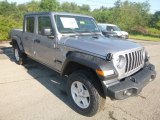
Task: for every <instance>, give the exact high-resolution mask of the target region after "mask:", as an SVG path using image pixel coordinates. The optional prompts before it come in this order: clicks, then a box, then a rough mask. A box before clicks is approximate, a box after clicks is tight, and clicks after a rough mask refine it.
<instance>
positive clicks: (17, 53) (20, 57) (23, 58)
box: [13, 44, 27, 65]
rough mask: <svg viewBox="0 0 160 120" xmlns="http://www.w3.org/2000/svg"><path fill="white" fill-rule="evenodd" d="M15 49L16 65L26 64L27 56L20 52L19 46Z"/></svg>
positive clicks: (15, 46)
mask: <svg viewBox="0 0 160 120" xmlns="http://www.w3.org/2000/svg"><path fill="white" fill-rule="evenodd" d="M13 48H14V57H15V60H16V63H17V64H19V65H22V64H24V63H25V62H26V59H27V56H26V54H25V53H22V52H21V51H20V49H19V47H18V45H17V44H15V45H14V47H13Z"/></svg>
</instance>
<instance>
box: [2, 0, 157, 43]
mask: <svg viewBox="0 0 160 120" xmlns="http://www.w3.org/2000/svg"><path fill="white" fill-rule="evenodd" d="M37 11H60V12H71V13H81V14H87V15H91V16H93V17H94V18H95V19H96V20H97V22H101V23H111V24H116V25H118V26H120V28H121V29H123V30H126V31H128V32H130V33H131V34H142V35H147V36H153V37H159V36H160V11H157V12H155V13H154V14H151V13H149V11H150V5H149V3H148V1H146V2H142V3H135V2H129V1H124V2H122V1H121V0H118V1H116V2H115V4H114V7H112V8H106V7H103V6H102V7H100V8H99V9H94V10H91V8H90V6H89V5H86V4H83V5H77V4H76V3H73V2H64V3H61V4H60V3H59V2H58V1H57V0H40V1H31V2H28V3H25V4H16V3H9V2H8V1H7V0H5V1H1V2H0V40H8V39H9V36H8V33H9V32H10V30H11V29H13V28H22V24H23V15H24V14H25V13H28V12H37Z"/></svg>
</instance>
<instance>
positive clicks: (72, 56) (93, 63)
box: [61, 52, 118, 80]
mask: <svg viewBox="0 0 160 120" xmlns="http://www.w3.org/2000/svg"><path fill="white" fill-rule="evenodd" d="M70 62H75V63H78V64H81V65H83V66H85V67H88V68H90V69H92V70H93V71H96V70H97V69H98V70H102V71H104V70H114V71H115V75H114V76H107V78H104V77H102V76H99V75H98V74H97V75H98V77H99V78H100V79H101V80H102V79H103V80H104V79H105V80H106V79H113V78H115V77H117V76H118V74H117V71H116V69H115V67H114V66H113V62H112V61H107V60H105V59H102V58H100V57H97V56H93V55H89V54H86V53H81V52H70V53H68V54H67V56H66V60H65V62H64V63H63V66H62V69H61V71H62V72H61V74H62V75H65V72H66V69H67V67H68V64H69V63H70Z"/></svg>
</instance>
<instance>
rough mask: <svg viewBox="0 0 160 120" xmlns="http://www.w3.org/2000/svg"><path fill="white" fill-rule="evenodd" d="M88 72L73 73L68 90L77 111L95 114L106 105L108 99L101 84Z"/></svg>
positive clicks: (87, 114)
mask: <svg viewBox="0 0 160 120" xmlns="http://www.w3.org/2000/svg"><path fill="white" fill-rule="evenodd" d="M88 74H90V73H89V72H87V71H77V72H74V73H72V74H71V75H70V76H69V79H68V85H67V92H68V95H69V98H70V100H71V103H72V106H73V109H74V110H75V111H76V112H78V113H80V114H82V115H84V116H93V115H95V114H96V113H97V112H99V111H100V110H101V109H102V108H103V107H104V105H105V101H106V100H105V97H104V96H103V93H102V90H101V88H100V85H99V84H96V83H95V80H94V78H92V77H89V76H88ZM90 75H91V74H90Z"/></svg>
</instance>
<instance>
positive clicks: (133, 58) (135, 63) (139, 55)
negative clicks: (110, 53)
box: [125, 50, 144, 73]
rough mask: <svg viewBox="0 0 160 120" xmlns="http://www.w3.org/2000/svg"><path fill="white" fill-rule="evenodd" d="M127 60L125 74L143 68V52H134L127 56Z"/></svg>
mask: <svg viewBox="0 0 160 120" xmlns="http://www.w3.org/2000/svg"><path fill="white" fill-rule="evenodd" d="M125 58H126V68H125V73H128V72H130V71H133V70H135V69H136V68H138V67H139V66H141V65H142V64H143V62H144V58H143V50H138V51H133V52H131V53H127V54H125Z"/></svg>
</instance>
